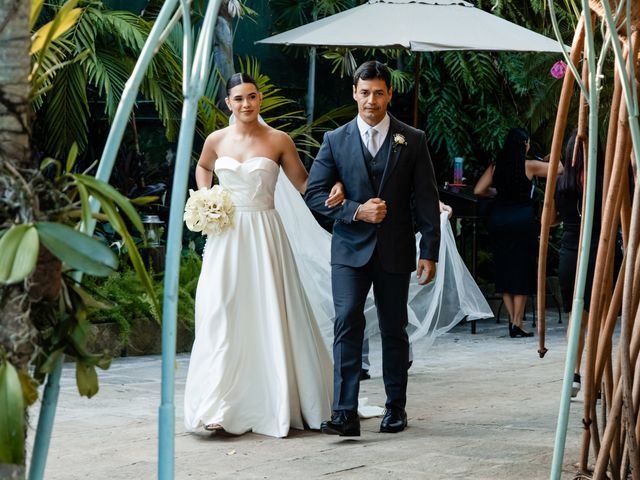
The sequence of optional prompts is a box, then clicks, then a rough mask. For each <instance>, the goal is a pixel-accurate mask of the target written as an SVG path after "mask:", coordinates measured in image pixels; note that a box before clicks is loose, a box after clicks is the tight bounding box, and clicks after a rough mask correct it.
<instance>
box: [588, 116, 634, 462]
mask: <svg viewBox="0 0 640 480" xmlns="http://www.w3.org/2000/svg"><path fill="white" fill-rule="evenodd" d="M618 114H619V117H618V122H620V123H621V127H620V128H618V129H617V133H618V140H619V141H618V142H616V145H617V147H618V148H616V152H615V155H614V158H613V165H612V171H611V176H610V182H609V188H608V189H607V196H606V198H605V200H604V201H603V202H602V204H603V209H602V210H603V212H604V214H603V217H602V222H601V229H600V236H599V241H598V251H597V256H596V262H595V269H594V275H593V279H592V281H593V285H603V284H606V283H607V282H606V280H605V275H606V274H607V273H608V272H609V271H611V265H612V262H613V257H614V256H613V252H614V246H615V230H616V227H617V219H618V217H619V215H618V213H617V212H619V209H618V208H619V204H620V202H621V191H620V188H619V185H620V180H621V178H622V172H623V170H624V168H626V166H627V165H628V164H627V162H626V159H627V158H628V157H625V156H624V153H626V152H625V151H624V150H625V143H624V139H625V134H626V132H627V131H628V130H627V129H625V126H626V125H627V124H626V122H625V118H626V108H625V105H622V106H621V107H619V109H618ZM620 116H622V117H620ZM611 130H612V129H611V128H610V129H609V131H611ZM587 168H596V166H595V165H592V164H591V163H590V164H589V165H588V166H587ZM616 207H618V208H616ZM585 248H589V246H586V247H585ZM600 290H601V293H600V294H596V295H593V294H592V296H591V304H590V309H589V319H588V328H587V340H586V342H585V343H586V359H585V374H584V376H583V385H584V416H583V420H582V421H583V424H584V425H585V427H589V429H590V430H589V431H587V430H586V429H585V431H583V439H582V450H581V452H582V454H581V460H580V467H581V469H582V470H586V468H587V464H588V453H589V445H590V444H592V445H593V449H594V455H595V456H596V457H597V456H598V453H599V438H600V437H599V434H598V423H597V416H596V408H595V406H596V396H597V394H598V391H599V384H600V378H601V377H600V375H598V370H597V369H596V359H597V357H598V350H599V349H598V340H599V339H601V338H602V336H601V335H600V334H601V328H603V325H602V311H603V309H604V304H603V302H602V300H603V296H604V295H605V289H604V288H601V289H600ZM594 292H595V290H594Z"/></svg>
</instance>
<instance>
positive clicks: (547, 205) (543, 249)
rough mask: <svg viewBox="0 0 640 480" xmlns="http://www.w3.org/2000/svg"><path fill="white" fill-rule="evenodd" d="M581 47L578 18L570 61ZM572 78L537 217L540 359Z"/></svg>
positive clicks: (543, 350) (567, 80)
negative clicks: (539, 214) (547, 282)
mask: <svg viewBox="0 0 640 480" xmlns="http://www.w3.org/2000/svg"><path fill="white" fill-rule="evenodd" d="M583 47H584V19H583V18H581V19H580V21H579V22H578V25H577V27H576V32H575V34H574V36H573V43H572V44H571V57H570V60H571V62H573V63H574V64H575V63H578V61H579V59H580V55H581V53H582V49H583ZM574 84H575V77H574V75H573V74H571V73H570V72H567V74H566V75H565V76H564V80H563V82H562V92H561V94H560V102H559V103H558V112H557V113H556V124H555V128H554V131H553V141H552V142H551V155H550V158H549V174H548V177H547V182H546V187H545V192H544V203H543V208H542V217H541V219H540V247H539V251H538V258H539V261H538V292H537V305H536V309H537V312H538V342H539V343H538V354H539V355H540V358H542V357H544V355H545V353H547V348H546V347H545V343H544V342H545V308H544V306H545V303H546V297H545V294H546V274H547V267H546V265H547V250H548V247H549V244H548V240H549V229H550V228H551V221H552V218H553V217H554V216H555V202H554V194H555V189H556V179H557V171H558V163H559V162H560V156H561V152H562V143H563V141H564V131H565V129H566V126H567V117H568V115H569V107H570V106H571V96H572V95H573V88H574Z"/></svg>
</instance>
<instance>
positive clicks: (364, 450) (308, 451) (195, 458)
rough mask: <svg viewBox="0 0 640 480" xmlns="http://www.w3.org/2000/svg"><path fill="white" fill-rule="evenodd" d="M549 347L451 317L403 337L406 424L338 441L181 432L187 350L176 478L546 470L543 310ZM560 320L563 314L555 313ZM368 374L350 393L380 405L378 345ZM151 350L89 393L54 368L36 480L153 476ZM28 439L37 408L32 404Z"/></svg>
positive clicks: (301, 435)
mask: <svg viewBox="0 0 640 480" xmlns="http://www.w3.org/2000/svg"><path fill="white" fill-rule="evenodd" d="M548 316H549V317H551V318H549V319H548V323H549V325H550V328H549V329H548V331H547V332H548V333H547V340H548V341H547V346H548V348H549V353H547V355H546V357H545V358H544V359H540V358H539V357H538V354H537V341H538V340H537V337H533V338H527V339H511V338H509V337H508V335H507V327H506V325H505V324H504V323H502V324H496V323H495V321H494V320H484V321H481V322H478V329H477V330H478V333H477V334H476V335H471V334H470V332H469V325H460V326H458V327H456V328H455V329H453V330H452V331H451V332H450V333H448V334H446V335H444V336H443V337H441V338H440V339H439V340H438V341H437V342H436V343H435V345H433V346H432V347H431V348H430V349H428V350H427V349H425V348H421V346H420V344H419V343H418V344H417V345H416V346H415V350H414V351H415V360H414V364H413V367H412V368H411V370H410V376H409V392H408V393H409V404H408V409H407V410H408V415H409V428H408V429H407V430H406V431H405V432H403V433H400V434H395V435H394V434H381V433H378V432H377V430H378V426H379V422H380V419H375V418H374V419H368V420H364V421H363V424H362V429H363V431H362V437H360V439H357V440H346V439H341V438H339V437H332V436H326V435H322V434H320V433H317V432H309V431H305V432H300V431H293V432H292V433H291V435H290V436H289V437H288V438H286V439H275V438H270V437H265V436H261V435H256V434H245V435H242V436H230V435H226V434H208V433H205V432H202V433H201V434H188V433H186V432H185V430H184V427H183V424H182V395H183V391H184V381H185V376H186V371H187V365H188V361H189V358H188V355H179V357H178V361H177V365H178V370H177V377H176V378H177V384H176V434H177V438H176V476H175V478H176V479H278V480H279V479H302V478H306V479H312V478H323V479H341V480H342V479H345V480H349V479H376V480H378V479H407V480H412V479H429V480H432V479H433V480H436V479H443V480H456V479H461V480H462V479H465V480H471V479H476V480H481V479H482V480H503V479H504V480H507V479H508V480H518V479H527V480H533V479H547V478H549V471H550V465H551V458H552V453H553V442H554V435H555V424H556V418H557V413H558V405H559V392H560V388H561V376H562V372H563V369H564V356H565V351H566V349H565V344H564V325H558V323H557V320H556V318H557V317H555V318H554V316H553V313H552V312H549V313H548ZM565 323H566V321H565ZM371 357H372V362H373V365H374V367H373V368H372V371H371V373H372V375H373V378H372V379H371V380H369V381H366V382H363V383H362V389H361V396H366V397H368V398H369V401H370V403H371V404H377V405H383V404H384V395H383V392H384V390H383V384H382V379H381V373H380V367H379V365H380V345H379V343H378V342H372V344H371ZM159 393H160V357H158V356H153V357H130V358H121V359H116V360H114V362H113V365H112V367H111V368H110V369H109V370H108V371H106V372H100V392H99V393H98V395H97V396H95V397H94V398H93V399H90V400H87V399H85V398H81V397H79V396H78V394H77V391H76V389H75V378H74V369H73V366H72V365H66V366H65V370H64V375H63V381H62V391H61V395H60V400H59V405H58V413H57V416H56V423H55V428H54V434H53V438H52V442H51V449H50V453H49V460H48V464H47V470H46V475H45V478H46V479H47V480H57V479H59V480H74V479H100V480H101V479H105V480H106V479H113V480H119V479H123V480H124V479H127V480H128V479H144V480H147V479H153V478H157V460H156V457H157V444H158V440H157V430H158V427H157V425H158V420H157V412H158V406H159ZM571 407H572V410H571V417H570V426H569V433H568V440H567V448H566V454H565V459H564V473H563V476H562V479H563V480H568V479H572V478H573V476H574V471H575V469H574V467H573V464H574V463H575V462H576V461H577V459H578V455H579V444H580V435H581V429H580V418H581V413H582V407H583V404H582V395H581V394H580V395H579V396H578V398H577V399H575V400H574V401H573V402H572V405H571ZM33 413H34V415H33V416H32V418H33V423H34V425H33V427H32V429H31V431H30V439H31V441H32V440H33V428H35V422H36V419H37V417H36V415H37V411H34V412H33Z"/></svg>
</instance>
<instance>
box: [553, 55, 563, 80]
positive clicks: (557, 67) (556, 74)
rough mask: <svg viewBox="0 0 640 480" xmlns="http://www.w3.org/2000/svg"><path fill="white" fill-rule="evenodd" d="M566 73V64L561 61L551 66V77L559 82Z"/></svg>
mask: <svg viewBox="0 0 640 480" xmlns="http://www.w3.org/2000/svg"><path fill="white" fill-rule="evenodd" d="M566 72H567V64H566V63H564V62H563V61H562V60H558V61H557V62H556V63H554V64H553V67H551V76H552V77H553V78H555V79H558V80H560V79H561V78H562V77H564V74H565V73H566Z"/></svg>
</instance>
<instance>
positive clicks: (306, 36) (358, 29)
mask: <svg viewBox="0 0 640 480" xmlns="http://www.w3.org/2000/svg"><path fill="white" fill-rule="evenodd" d="M256 43H263V44H277V45H306V46H310V47H318V46H327V47H360V48H370V47H378V48H405V49H408V50H412V51H415V52H426V51H430V52H432V51H442V50H501V51H526V52H560V51H561V47H560V44H559V43H558V42H557V41H556V40H552V39H550V38H547V37H545V36H543V35H540V34H539V33H536V32H533V31H531V30H528V29H526V28H524V27H521V26H519V25H516V24H515V23H512V22H509V21H507V20H504V19H503V18H500V17H497V16H495V15H492V14H490V13H487V12H485V11H483V10H480V9H479V8H475V7H474V6H473V5H472V4H470V3H468V2H464V1H462V0H456V1H454V0H437V1H421V0H369V1H368V2H367V3H366V4H364V5H360V6H359V7H355V8H351V9H349V10H345V11H344V12H341V13H337V14H335V15H331V16H329V17H326V18H323V19H321V20H317V21H315V22H312V23H308V24H307V25H303V26H301V27H297V28H294V29H292V30H289V31H288V32H284V33H280V34H278V35H274V36H272V37H269V38H265V39H262V40H259V41H258V42H256ZM416 66H417V67H418V68H419V62H416ZM417 73H418V71H417V70H416V74H417ZM417 85H418V83H416V86H417ZM416 92H417V88H416ZM414 103H417V94H416V98H415V99H414ZM416 117H417V105H414V123H415V120H416Z"/></svg>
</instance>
